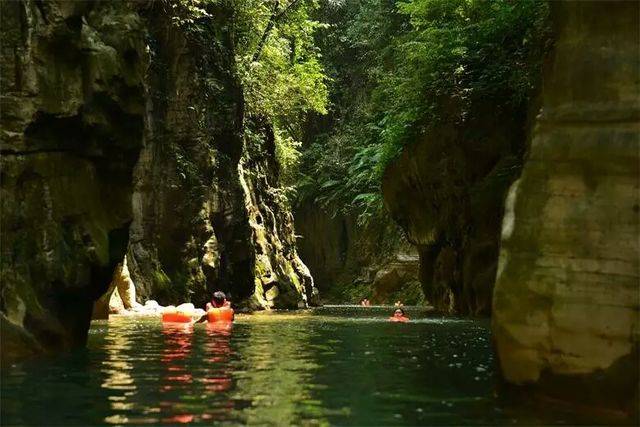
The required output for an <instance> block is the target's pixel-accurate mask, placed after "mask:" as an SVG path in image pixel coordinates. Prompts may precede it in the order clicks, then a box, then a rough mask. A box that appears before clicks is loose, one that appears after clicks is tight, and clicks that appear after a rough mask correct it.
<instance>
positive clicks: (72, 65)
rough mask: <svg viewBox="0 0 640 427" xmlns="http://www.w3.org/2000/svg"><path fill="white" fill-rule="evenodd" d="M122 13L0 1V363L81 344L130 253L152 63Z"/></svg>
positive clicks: (135, 22) (113, 8)
mask: <svg viewBox="0 0 640 427" xmlns="http://www.w3.org/2000/svg"><path fill="white" fill-rule="evenodd" d="M124 5H125V4H124V3H123V2H111V3H100V4H93V3H91V2H38V1H24V2H18V1H9V2H1V3H0V7H1V10H0V12H1V13H0V15H1V16H2V22H1V27H2V32H1V36H0V37H1V41H2V52H1V55H2V57H1V61H0V64H1V74H2V86H1V88H0V93H1V95H2V98H1V101H2V105H1V108H2V117H1V134H0V135H1V149H2V164H1V166H2V176H1V177H0V181H1V186H0V192H1V193H0V199H1V203H2V209H1V218H2V219H1V221H2V223H1V247H2V249H1V250H2V255H1V262H0V275H1V282H2V292H1V297H0V312H1V316H2V328H1V331H2V359H3V361H4V360H6V359H10V358H14V357H19V356H22V355H25V354H30V353H32V352H33V351H34V350H35V351H39V350H42V349H61V348H67V347H70V346H73V345H77V344H82V343H83V342H84V341H85V340H86V337H87V329H88V326H89V319H90V316H91V307H92V305H93V300H94V299H95V298H97V297H98V296H99V295H100V294H101V293H102V292H104V290H105V289H106V288H107V286H108V284H109V280H110V277H111V274H112V271H113V268H114V267H115V265H116V263H117V262H118V261H120V260H122V257H123V255H124V253H125V251H126V245H127V239H128V232H127V228H128V224H129V221H130V220H131V191H132V186H131V174H132V170H133V167H134V165H135V162H136V160H137V158H138V152H139V150H140V147H141V145H142V138H143V129H144V98H145V88H144V70H145V68H146V64H147V61H148V56H147V54H146V52H145V45H144V43H143V41H144V31H143V28H142V24H141V21H140V19H139V17H138V16H137V15H136V14H135V13H133V12H132V11H131V10H128V9H127V8H126V7H125V6H124ZM115 28H117V29H118V31H114V29H115Z"/></svg>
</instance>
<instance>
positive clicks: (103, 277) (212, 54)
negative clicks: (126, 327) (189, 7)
mask: <svg viewBox="0 0 640 427" xmlns="http://www.w3.org/2000/svg"><path fill="white" fill-rule="evenodd" d="M175 5H176V7H175V8H172V7H170V4H169V3H167V2H160V1H158V2H124V1H117V2H116V1H114V2H70V1H63V0H50V1H36V0H33V1H32V0H24V1H12V2H2V3H1V7H2V52H1V53H2V62H1V66H2V68H1V72H2V87H1V95H2V117H1V120H2V121H1V124H2V129H1V130H2V176H1V177H0V179H1V187H0V191H1V199H2V224H1V226H2V230H1V236H2V260H1V265H0V274H1V279H2V291H1V298H0V312H1V314H2V334H3V335H2V338H3V339H2V342H3V351H2V354H3V356H13V355H15V356H19V355H20V354H18V353H28V352H30V351H32V350H33V351H39V350H41V349H42V348H43V347H44V348H46V349H49V348H51V349H57V348H65V347H69V346H73V345H77V344H82V343H83V341H84V340H85V339H86V332H87V328H88V325H89V319H90V316H91V307H92V304H93V301H94V300H96V299H97V298H98V297H99V296H101V295H102V294H103V293H104V292H105V291H108V289H109V283H110V282H111V278H112V276H113V273H114V269H115V268H116V265H117V264H118V263H121V262H123V259H124V256H125V254H128V256H127V263H128V270H129V272H130V274H131V279H132V280H133V282H134V283H135V284H136V286H137V291H138V295H139V297H140V298H141V299H145V298H149V297H154V298H158V299H159V300H161V301H163V302H167V303H176V302H179V301H189V300H191V301H193V302H194V303H196V304H198V305H200V304H204V301H205V300H206V299H207V297H208V296H209V292H210V291H211V290H213V289H223V290H225V291H227V292H229V293H230V294H231V296H232V297H233V300H234V302H235V303H243V304H245V305H247V306H249V307H252V308H266V307H298V306H306V305H307V304H309V303H311V302H312V301H313V299H314V298H315V288H314V285H313V281H312V279H311V277H310V275H309V273H308V271H307V269H306V267H305V266H304V264H303V263H302V262H301V261H300V259H299V258H298V256H297V253H296V249H295V245H294V233H293V225H292V218H291V214H290V212H289V210H288V207H287V205H286V203H283V201H282V200H281V198H280V197H279V190H278V189H277V180H274V179H272V177H271V174H273V173H274V170H275V169H277V165H276V164H275V160H274V156H275V155H274V151H273V147H272V146H271V145H272V144H273V138H272V135H270V133H269V126H267V125H263V126H260V127H259V129H258V130H256V131H254V132H253V134H257V135H260V138H258V140H256V141H254V142H252V145H251V148H250V149H249V148H248V144H247V142H246V141H245V139H246V136H245V130H246V127H247V126H248V125H249V121H248V120H247V119H246V118H245V117H244V108H243V107H244V106H243V93H242V87H241V84H240V81H239V79H238V76H237V73H236V70H235V63H234V61H235V58H234V55H235V51H234V43H233V34H232V31H233V25H229V23H230V22H232V19H233V10H232V9H230V6H229V5H227V4H226V3H225V4H223V3H217V2H211V3H207V6H206V7H207V8H209V10H208V11H207V13H206V14H205V16H203V17H201V18H200V19H198V21H197V26H194V25H186V24H185V22H187V21H185V20H181V19H180V18H181V15H180V14H181V10H180V7H182V6H184V5H183V4H182V3H176V4H175ZM181 5H182V6H181ZM191 24H193V22H191ZM275 176H277V174H276V175H275ZM111 289H112V290H113V289H114V287H111ZM105 298H106V301H108V300H109V298H108V297H105Z"/></svg>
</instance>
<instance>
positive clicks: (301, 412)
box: [1, 307, 586, 426]
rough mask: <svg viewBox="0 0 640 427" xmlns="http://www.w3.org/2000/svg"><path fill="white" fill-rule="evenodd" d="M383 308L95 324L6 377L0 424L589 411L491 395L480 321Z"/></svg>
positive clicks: (403, 420) (332, 420)
mask: <svg viewBox="0 0 640 427" xmlns="http://www.w3.org/2000/svg"><path fill="white" fill-rule="evenodd" d="M390 311H391V310H390V309H388V308H386V309H376V308H361V307H341V308H323V309H317V310H313V311H308V312H298V313H292V314H283V313H274V314H263V315H253V316H240V317H238V319H237V321H236V322H235V324H234V325H233V328H232V329H231V330H225V329H219V328H217V329H216V328H211V327H208V326H207V325H205V324H199V325H196V326H195V327H192V326H191V327H169V326H163V325H162V324H161V322H160V321H159V320H158V319H149V318H146V319H143V318H122V317H120V318H114V319H111V320H110V321H108V322H106V321H105V322H95V323H94V324H93V325H92V328H91V331H90V338H89V345H88V348H87V349H86V350H82V351H78V352H75V353H73V354H65V355H61V356H57V357H55V358H53V359H47V360H39V361H32V362H28V363H22V364H17V365H15V366H13V367H12V368H11V369H8V370H6V371H5V372H4V373H3V376H2V388H1V390H2V401H1V404H2V418H1V423H2V424H3V425H12V424H17V425H104V424H116V425H129V424H150V425H158V424H170V425H175V424H180V423H193V424H207V425H209V424H212V423H221V424H230V425H238V424H243V425H244V424H252V425H277V426H280V425H292V424H294V425H327V424H332V425H335V424H338V425H434V424H437V425H460V424H480V425H496V424H526V425H531V424H550V423H554V424H556V423H570V424H575V423H579V422H586V421H585V420H581V419H580V418H577V417H576V416H574V415H572V414H571V413H558V412H550V411H543V412H544V415H538V413H539V411H538V410H537V409H535V408H532V409H528V408H527V407H526V406H523V405H522V404H518V405H515V404H514V403H512V402H509V400H508V398H507V397H504V396H502V397H500V398H498V397H496V393H495V384H494V382H495V380H494V372H493V371H494V361H493V353H492V350H491V343H490V331H489V324H488V322H487V321H479V320H464V319H455V318H442V317H429V316H428V315H427V313H425V312H421V311H420V310H418V309H412V310H409V315H410V316H411V317H412V319H413V321H412V322H411V323H408V324H398V323H389V322H387V321H386V317H387V316H388V315H389V313H390Z"/></svg>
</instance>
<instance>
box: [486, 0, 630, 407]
mask: <svg viewBox="0 0 640 427" xmlns="http://www.w3.org/2000/svg"><path fill="white" fill-rule="evenodd" d="M552 6H553V19H554V25H555V27H556V35H557V36H556V37H557V40H556V46H555V52H554V54H553V57H552V59H551V61H550V64H549V66H548V68H547V69H546V71H545V74H544V82H543V93H542V96H543V98H542V108H541V110H540V114H539V115H538V117H537V120H536V124H535V129H534V131H533V135H532V143H531V149H530V153H529V155H528V158H527V161H526V164H525V166H524V169H523V172H522V176H521V177H520V179H519V180H518V181H517V182H515V183H514V185H513V186H512V187H511V189H510V192H509V197H508V200H507V204H506V214H505V218H504V223H503V226H502V246H501V250H500V263H499V271H498V277H497V282H496V286H495V292H494V311H493V334H494V339H495V343H496V347H497V351H498V356H499V359H500V365H501V367H502V372H503V374H504V377H505V379H506V380H507V381H509V382H512V383H516V384H536V385H537V388H536V389H537V390H540V391H542V392H543V393H544V394H545V395H551V396H554V397H560V398H563V399H566V398H569V397H570V396H572V397H573V399H575V400H577V401H578V402H580V403H581V404H583V405H599V406H603V405H604V406H612V407H617V408H620V409H625V410H626V409H629V408H633V407H634V406H635V410H636V411H637V408H638V406H637V405H638V387H639V381H640V378H639V376H638V366H639V364H640V363H639V362H640V361H639V353H638V342H639V333H640V329H639V328H640V320H639V309H640V289H639V286H640V274H639V268H640V265H639V246H638V243H639V242H638V241H639V236H640V234H639V232H640V229H639V211H640V208H639V206H640V204H639V203H640V201H639V191H640V186H639V180H640V82H639V79H640V35H639V30H638V29H639V28H640V22H639V17H640V6H639V4H638V3H637V2H553V3H552Z"/></svg>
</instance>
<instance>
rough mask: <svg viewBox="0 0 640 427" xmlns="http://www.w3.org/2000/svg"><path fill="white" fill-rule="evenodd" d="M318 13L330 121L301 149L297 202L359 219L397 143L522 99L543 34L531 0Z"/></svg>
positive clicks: (544, 10)
mask: <svg viewBox="0 0 640 427" xmlns="http://www.w3.org/2000/svg"><path fill="white" fill-rule="evenodd" d="M322 13H323V18H326V20H327V21H328V22H330V23H331V31H325V32H323V33H321V41H320V42H319V44H320V46H321V47H322V48H323V54H324V60H325V68H326V69H327V70H328V72H329V74H330V77H331V87H330V91H331V101H332V105H331V114H332V122H331V126H330V129H329V130H328V131H325V132H324V133H323V132H317V134H316V135H315V136H314V137H313V142H312V143H311V144H310V145H309V146H308V148H307V149H306V150H305V151H304V157H303V160H302V167H301V170H303V171H305V172H306V173H305V174H304V175H302V176H301V178H300V182H299V186H298V202H303V201H305V200H310V199H311V200H314V201H315V202H317V203H319V204H320V205H321V206H324V207H325V208H327V210H330V211H334V212H336V211H337V209H340V210H341V211H342V212H352V213H356V214H357V215H359V218H360V220H361V222H365V223H366V222H368V221H371V220H372V219H374V218H376V215H384V210H383V208H382V201H381V196H380V183H381V178H382V174H383V172H384V169H385V168H386V166H387V165H388V164H389V163H390V162H391V161H392V160H393V159H394V158H395V157H396V156H397V155H398V154H399V153H400V152H401V151H402V148H403V147H404V145H405V144H408V143H411V142H413V141H416V140H418V139H420V138H424V136H425V135H426V134H428V133H429V132H430V130H431V129H433V128H434V127H436V126H440V125H442V124H449V125H452V126H460V127H463V126H465V123H467V122H469V120H470V119H471V118H472V117H473V115H474V113H475V111H477V110H478V108H479V106H483V107H484V108H486V107H489V108H491V109H495V110H497V109H503V110H505V111H510V110H513V111H517V110H518V109H520V110H522V109H526V105H527V103H528V101H529V99H530V97H531V96H532V95H533V93H534V89H535V86H536V82H537V81H538V79H539V72H540V69H541V63H542V58H543V53H544V51H545V49H546V47H547V44H548V40H549V27H548V5H547V4H546V3H545V2H541V1H538V0H520V1H515V2H514V1H511V0H492V1H486V0H402V1H394V0H346V1H345V2H344V4H342V5H341V6H339V7H335V6H334V7H331V6H326V7H325V8H324V9H323V10H322ZM322 38H324V41H323V39H322Z"/></svg>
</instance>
